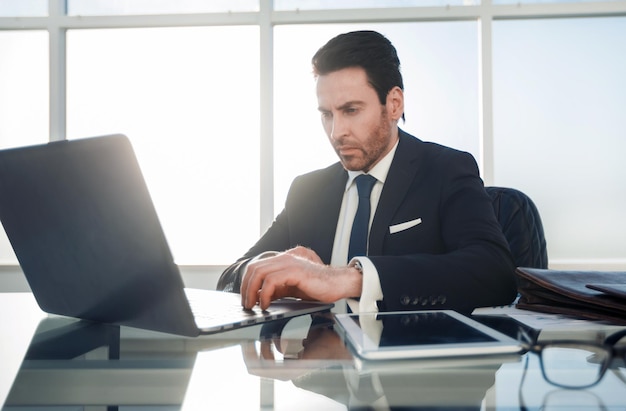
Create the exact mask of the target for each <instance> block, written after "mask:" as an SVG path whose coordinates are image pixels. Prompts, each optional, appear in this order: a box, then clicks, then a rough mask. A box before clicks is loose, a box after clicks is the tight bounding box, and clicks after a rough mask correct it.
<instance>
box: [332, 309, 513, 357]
mask: <svg viewBox="0 0 626 411" xmlns="http://www.w3.org/2000/svg"><path fill="white" fill-rule="evenodd" d="M335 319H336V321H337V323H338V324H339V325H340V327H341V328H342V330H343V331H344V332H345V335H346V337H347V339H348V341H349V342H350V343H351V344H352V346H353V348H354V349H355V351H356V353H357V354H358V355H359V356H361V357H363V358H365V359H371V360H374V359H381V360H389V359H401V358H432V357H458V356H471V355H486V354H489V355H493V354H510V353H516V352H520V351H521V349H522V347H521V345H520V343H519V341H516V340H514V339H512V338H510V337H508V336H506V335H504V334H502V333H500V332H498V331H495V330H493V329H491V328H489V327H487V326H484V325H482V324H480V323H478V322H476V321H474V320H472V319H470V318H468V317H466V316H463V315H461V314H459V313H457V312H454V311H449V310H441V311H403V312H386V313H365V314H337V315H336V316H335Z"/></svg>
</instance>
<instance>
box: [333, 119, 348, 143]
mask: <svg viewBox="0 0 626 411" xmlns="http://www.w3.org/2000/svg"><path fill="white" fill-rule="evenodd" d="M340 117H341V116H334V117H333V122H332V126H331V129H330V138H331V140H340V139H341V138H342V137H343V136H344V135H345V134H346V129H347V127H346V122H345V121H344V120H342V119H341V118H340Z"/></svg>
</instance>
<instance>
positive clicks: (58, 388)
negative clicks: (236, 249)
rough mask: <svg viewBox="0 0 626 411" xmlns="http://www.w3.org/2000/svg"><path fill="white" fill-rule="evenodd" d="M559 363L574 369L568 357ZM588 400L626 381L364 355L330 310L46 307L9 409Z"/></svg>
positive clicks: (501, 362) (621, 396)
mask: <svg viewBox="0 0 626 411" xmlns="http://www.w3.org/2000/svg"><path fill="white" fill-rule="evenodd" d="M490 321H491V322H492V324H489V325H491V326H498V324H495V323H493V322H494V321H495V322H496V323H497V322H500V321H504V320H500V319H498V320H497V321H496V320H494V319H491V320H490ZM504 322H505V324H504V326H505V327H504V328H505V329H504V330H503V328H502V327H499V330H500V331H506V328H507V327H508V328H509V330H508V331H509V332H508V333H509V335H515V333H516V332H517V331H516V327H517V325H516V324H515V322H514V321H513V322H511V321H504ZM5 334H6V333H5ZM25 351H26V350H25ZM20 355H21V354H20ZM562 367H563V369H564V370H571V371H572V372H574V373H575V372H576V371H577V370H576V369H575V367H573V366H572V364H569V363H568V362H565V363H564V364H562ZM581 404H585V407H587V406H588V407H587V409H608V410H617V409H619V410H623V409H624V408H625V406H626V384H624V381H622V380H621V379H619V378H617V377H615V376H614V375H613V373H609V374H608V375H607V376H605V378H604V379H603V381H602V382H601V383H600V384H598V385H597V386H594V387H593V389H589V390H584V391H571V390H570V391H563V390H555V389H554V386H551V385H550V384H549V383H547V382H546V381H545V380H544V379H543V378H542V373H541V366H540V364H539V358H538V357H537V356H536V355H535V354H533V353H529V354H525V355H521V356H517V355H509V356H505V357H493V356H489V357H474V358H459V359H440V360H411V361H362V360H360V359H359V358H358V357H356V356H355V355H353V352H352V351H351V349H350V347H349V346H348V345H346V344H345V342H344V340H343V339H342V337H341V336H340V335H339V334H338V333H337V332H336V331H335V327H334V321H333V319H332V316H330V315H320V314H317V315H313V316H306V317H300V318H296V319H293V320H289V321H284V322H273V323H269V324H266V325H265V326H256V327H250V328H249V329H245V330H244V329H242V330H237V331H232V332H227V333H223V334H219V335H215V336H207V337H203V338H186V337H179V336H172V335H168V334H161V333H153V332H148V331H144V330H136V329H129V328H127V327H122V328H119V327H116V326H109V325H104V324H97V323H89V322H84V321H78V320H73V319H69V318H56V317H49V318H45V319H44V320H43V321H41V322H40V323H39V327H38V329H37V332H36V333H35V335H34V336H33V338H32V340H31V342H30V347H29V348H28V350H27V351H26V356H25V358H24V360H23V362H22V365H21V368H20V370H19V372H18V373H17V377H15V380H14V381H13V384H12V387H11V390H10V393H9V395H8V396H7V399H6V402H5V404H4V408H3V410H5V411H12V410H20V411H21V410H24V409H26V408H28V409H38V410H44V409H55V410H56V409H81V407H86V406H89V408H90V409H97V410H108V411H112V410H118V409H119V410H122V411H125V410H136V409H138V408H137V407H139V408H140V409H141V410H159V411H162V410H164V409H167V410H179V409H184V410H194V411H195V410H198V409H236V410H249V409H250V410H259V409H261V410H294V409H297V410H315V411H319V410H324V411H326V410H335V409H336V410H369V409H378V410H396V409H402V410H457V411H459V410H481V409H486V410H489V409H494V410H496V409H497V410H525V409H538V408H541V407H542V406H549V407H552V406H554V405H558V406H561V407H563V406H565V407H569V409H581V408H577V406H579V405H581ZM593 404H597V405H598V407H599V408H593V407H595V405H593ZM94 407H95V408H94Z"/></svg>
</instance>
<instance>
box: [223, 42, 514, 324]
mask: <svg viewBox="0 0 626 411" xmlns="http://www.w3.org/2000/svg"><path fill="white" fill-rule="evenodd" d="M313 69H314V75H315V78H316V82H317V98H318V107H319V111H320V113H321V118H322V125H323V128H324V130H325V132H326V134H327V136H328V139H329V141H330V143H331V145H332V146H333V148H334V150H335V152H336V153H337V155H338V157H339V162H338V163H336V164H334V165H331V166H330V167H328V168H325V169H322V170H317V171H314V172H311V173H308V174H305V175H302V176H299V177H297V178H296V179H295V180H294V182H293V184H292V186H291V188H290V190H289V193H288V195H287V200H286V203H285V207H284V209H283V211H282V212H281V213H280V214H279V215H278V216H277V217H276V220H275V221H274V223H273V224H272V225H271V227H270V228H269V229H268V230H267V232H266V233H265V234H264V235H263V236H262V237H261V239H260V240H259V241H258V242H257V243H256V244H255V245H254V246H253V247H252V248H251V249H250V250H249V251H248V252H247V253H246V254H245V255H244V256H243V257H242V258H241V259H240V260H238V261H237V262H236V263H235V264H233V265H231V266H230V267H229V268H227V269H226V271H224V273H223V274H222V276H221V277H220V280H219V282H218V289H222V290H225V291H233V292H240V293H241V295H242V305H243V306H244V307H245V308H251V307H252V306H254V305H256V304H259V305H260V306H261V308H267V307H268V306H269V304H270V302H271V301H272V300H274V299H276V298H281V297H286V296H292V297H298V298H303V299H310V300H319V301H324V302H335V301H338V300H340V299H343V298H347V299H349V300H348V301H349V302H350V306H351V307H352V308H353V310H360V311H362V312H364V311H377V310H383V311H395V310H416V309H456V310H459V311H469V310H471V309H472V308H474V307H478V306H492V305H502V304H507V303H510V302H511V301H512V300H513V299H514V297H515V295H516V287H515V281H514V276H513V273H514V266H513V263H512V259H511V256H510V252H509V249H508V245H507V242H506V240H505V238H504V236H503V234H502V231H501V228H500V226H499V224H498V222H497V220H496V218H495V215H494V211H493V208H492V206H491V202H490V200H489V197H488V196H487V194H486V192H485V189H484V185H483V182H482V180H481V179H480V176H479V171H478V167H477V165H476V161H475V160H474V158H473V157H472V156H471V155H470V154H468V153H464V152H460V151H456V150H454V149H451V148H448V147H444V146H441V145H438V144H434V143H427V142H423V141H421V140H419V139H417V138H415V137H413V136H411V135H409V134H408V133H406V132H404V131H402V130H401V129H399V128H398V121H399V120H400V119H401V118H402V119H403V118H404V90H403V82H402V76H401V74H400V61H399V59H398V56H397V54H396V50H395V48H394V47H393V45H392V44H391V42H390V41H389V40H388V39H386V38H385V37H384V36H382V35H381V34H379V33H376V32H373V31H358V32H351V33H345V34H342V35H339V36H337V37H335V38H333V39H331V40H330V41H329V42H328V43H327V44H326V45H324V46H323V47H322V48H321V49H320V50H319V51H318V52H317V53H316V54H315V56H314V57H313ZM361 174H368V175H370V176H373V177H375V180H374V179H372V181H374V185H373V188H372V192H371V197H370V204H371V211H370V218H369V222H370V223H369V224H370V226H369V227H370V228H369V238H368V241H367V249H366V251H365V250H362V251H361V252H360V253H358V254H357V255H355V256H352V255H349V253H348V250H349V243H350V242H351V240H350V236H351V234H350V232H351V228H352V222H353V220H354V218H355V214H356V213H357V208H358V207H357V204H358V203H359V199H358V194H357V190H358V191H360V190H361V188H358V189H357V187H356V183H355V179H356V177H357V176H359V175H361ZM359 207H360V206H359Z"/></svg>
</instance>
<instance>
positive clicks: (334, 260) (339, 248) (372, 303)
mask: <svg viewBox="0 0 626 411" xmlns="http://www.w3.org/2000/svg"><path fill="white" fill-rule="evenodd" d="M397 147H398V143H396V145H395V146H394V147H393V148H392V149H391V151H390V152H389V153H387V155H386V156H385V157H383V159H382V160H380V161H379V162H378V164H376V165H375V166H374V168H372V169H371V170H370V171H369V173H368V174H369V175H371V176H373V177H375V178H376V180H377V181H376V183H375V184H374V187H373V188H372V193H371V195H370V202H371V214H370V227H371V224H372V219H373V217H374V214H375V213H376V207H377V206H378V200H379V199H380V194H381V192H382V190H383V185H384V184H385V180H386V179H387V174H388V173H389V168H390V167H391V162H392V161H393V157H394V154H395V152H396V148H397ZM360 174H364V173H363V172H362V171H348V182H347V183H346V190H345V192H344V195H343V201H342V203H341V210H340V211H339V220H338V222H337V231H336V232H335V242H334V244H333V253H332V257H331V262H330V264H331V265H332V266H345V265H346V263H347V262H348V261H347V259H348V246H349V244H350V232H351V231H352V222H353V221H354V215H355V214H356V210H357V207H358V205H359V195H358V191H357V188H356V184H354V179H355V178H356V177H357V176H358V175H360ZM355 259H356V260H358V261H359V262H360V263H361V266H362V267H363V290H362V292H361V298H360V300H359V301H356V300H352V299H349V300H348V304H349V305H350V309H352V311H353V312H377V311H378V306H377V305H376V301H378V300H382V298H383V291H382V288H381V286H380V280H379V278H378V271H377V270H376V267H375V266H374V264H373V263H372V262H371V261H370V260H369V258H367V257H366V256H355V257H354V259H353V260H355Z"/></svg>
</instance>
